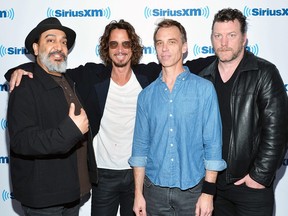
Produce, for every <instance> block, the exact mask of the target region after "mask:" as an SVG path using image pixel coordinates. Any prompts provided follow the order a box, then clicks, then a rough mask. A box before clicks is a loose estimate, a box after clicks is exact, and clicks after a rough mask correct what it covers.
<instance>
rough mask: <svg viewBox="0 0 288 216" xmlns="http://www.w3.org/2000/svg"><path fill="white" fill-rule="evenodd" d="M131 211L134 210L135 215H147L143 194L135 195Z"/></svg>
mask: <svg viewBox="0 0 288 216" xmlns="http://www.w3.org/2000/svg"><path fill="white" fill-rule="evenodd" d="M133 211H134V212H135V215H136V216H146V215H147V213H146V201H145V199H144V196H143V195H142V194H141V195H137V196H135V199H134V206H133Z"/></svg>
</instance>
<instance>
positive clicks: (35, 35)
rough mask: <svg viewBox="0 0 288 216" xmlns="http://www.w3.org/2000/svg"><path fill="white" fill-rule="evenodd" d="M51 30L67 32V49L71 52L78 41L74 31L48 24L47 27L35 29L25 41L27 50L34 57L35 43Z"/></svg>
mask: <svg viewBox="0 0 288 216" xmlns="http://www.w3.org/2000/svg"><path fill="white" fill-rule="evenodd" d="M50 29H58V30H61V31H63V32H65V34H66V37H67V48H68V50H70V48H71V47H72V46H73V45H74V42H75V39H76V33H75V31H73V30H72V29H70V28H68V27H65V26H59V25H55V24H48V25H47V24H46V25H45V26H37V27H35V28H34V29H33V30H32V31H31V32H30V33H29V34H28V36H27V37H26V39H25V47H26V49H27V50H28V51H29V52H30V53H31V54H33V55H34V50H33V47H32V45H33V43H35V42H37V40H38V39H39V37H40V35H41V34H42V33H43V32H45V31H47V30H50Z"/></svg>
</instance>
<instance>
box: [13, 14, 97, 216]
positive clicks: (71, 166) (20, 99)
mask: <svg viewBox="0 0 288 216" xmlns="http://www.w3.org/2000/svg"><path fill="white" fill-rule="evenodd" d="M75 38H76V34H75V32H74V31H73V30H72V29H70V28H67V27H65V26H62V25H61V23H60V21H59V20H58V19H56V18H47V19H45V20H43V21H41V22H40V23H39V24H38V25H37V26H36V27H35V28H34V29H33V30H32V31H31V32H30V33H29V34H28V36H27V37H26V40H25V46H26V48H27V49H28V50H29V51H30V53H32V54H34V56H35V58H36V62H35V63H33V65H32V68H31V70H32V71H33V74H34V79H29V78H27V77H25V78H24V79H23V81H22V84H21V85H20V86H19V88H17V89H15V90H14V91H13V92H12V93H11V95H10V98H9V104H8V122H9V125H8V130H9V135H10V166H11V167H10V168H11V180H12V186H13V192H14V196H15V198H16V199H17V200H18V201H19V202H20V203H21V205H22V208H23V210H24V213H25V215H27V216H39V215H63V216H64V215H66V216H77V215H78V214H79V207H80V199H81V198H84V196H86V195H88V194H89V193H90V189H91V183H90V181H89V175H88V166H87V139H86V136H85V134H86V133H87V132H88V128H89V126H88V125H89V124H88V118H87V116H86V113H85V111H84V109H83V108H82V105H81V103H80V101H79V100H78V97H77V95H76V92H75V88H74V87H73V85H72V84H71V81H70V80H69V79H66V76H65V75H63V74H62V73H64V72H65V71H66V65H67V55H68V50H69V49H70V48H71V47H72V46H73V44H74V41H75ZM92 159H94V157H92ZM94 164H95V163H94Z"/></svg>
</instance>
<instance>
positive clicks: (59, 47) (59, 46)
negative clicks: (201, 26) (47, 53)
mask: <svg viewBox="0 0 288 216" xmlns="http://www.w3.org/2000/svg"><path fill="white" fill-rule="evenodd" d="M64 46H65V45H64V44H63V43H62V42H60V41H56V42H55V43H54V49H56V50H57V51H62V50H63V48H64Z"/></svg>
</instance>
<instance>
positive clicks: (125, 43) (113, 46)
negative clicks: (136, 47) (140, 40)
mask: <svg viewBox="0 0 288 216" xmlns="http://www.w3.org/2000/svg"><path fill="white" fill-rule="evenodd" d="M118 45H119V43H118V42H117V41H110V42H109V47H110V48H111V49H116V48H117V47H118ZM131 46H132V44H131V41H123V42H122V47H123V48H124V49H130V48H131Z"/></svg>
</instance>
